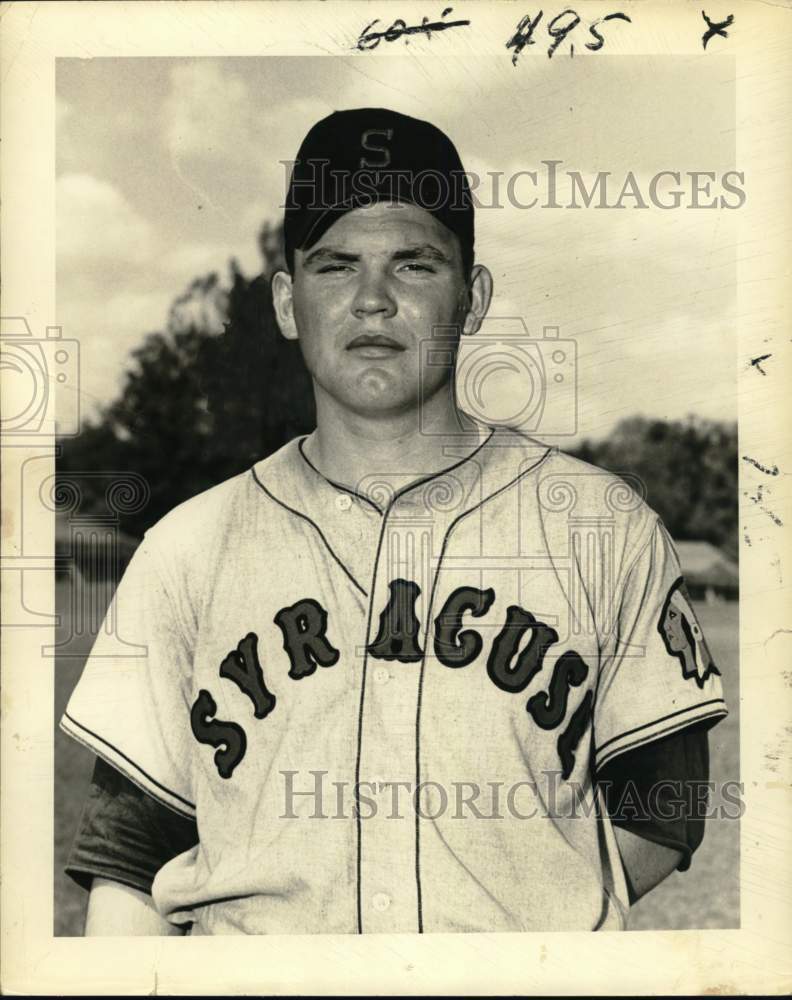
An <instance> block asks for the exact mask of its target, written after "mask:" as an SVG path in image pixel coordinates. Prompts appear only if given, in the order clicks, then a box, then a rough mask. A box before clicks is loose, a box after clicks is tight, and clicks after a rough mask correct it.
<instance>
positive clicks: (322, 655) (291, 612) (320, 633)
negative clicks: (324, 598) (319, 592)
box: [275, 597, 341, 681]
mask: <svg viewBox="0 0 792 1000" xmlns="http://www.w3.org/2000/svg"><path fill="white" fill-rule="evenodd" d="M275 624H276V625H277V626H278V628H279V629H280V630H281V632H282V633H283V648H284V649H285V650H286V653H287V655H288V657H289V662H290V663H291V666H290V668H289V677H291V678H292V680H295V681H298V680H300V679H301V678H303V677H309V676H310V675H311V674H312V673H314V672H315V670H316V667H317V664H318V665H319V666H320V667H332V666H334V665H335V664H336V663H338V658H339V656H340V655H341V654H340V653H339V652H338V650H337V649H335V648H334V647H333V646H331V645H330V642H329V641H328V639H327V636H326V635H325V633H326V631H327V612H326V611H325V609H324V608H323V607H322V606H321V604H319V603H317V602H316V601H314V600H312V599H311V598H310V597H306V598H304V599H303V600H301V601H297V603H296V604H292V606H291V607H290V608H281V610H280V611H279V612H278V613H277V614H276V615H275Z"/></svg>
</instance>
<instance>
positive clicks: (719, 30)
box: [701, 10, 734, 49]
mask: <svg viewBox="0 0 792 1000" xmlns="http://www.w3.org/2000/svg"><path fill="white" fill-rule="evenodd" d="M701 16H702V17H703V18H704V20H705V21H706V22H707V25H708V27H707V30H706V31H705V32H704V34H703V35H702V36H701V43H702V45H703V47H704V48H705V49H706V47H707V42H708V41H709V40H710V38H714V37H715V35H720V36H721V37H722V38H728V37H729V35H728V32H727V31H726V29H727V28H728V27H729V26H730V25H732V24H734V14H729V16H728V17H727V18H726V20H725V21H718V22H717V23H715V22H713V21H710V19H709V18H708V17H707V15H706V14H705V13H704V11H703V10H702V12H701Z"/></svg>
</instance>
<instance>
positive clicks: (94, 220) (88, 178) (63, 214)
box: [56, 174, 154, 267]
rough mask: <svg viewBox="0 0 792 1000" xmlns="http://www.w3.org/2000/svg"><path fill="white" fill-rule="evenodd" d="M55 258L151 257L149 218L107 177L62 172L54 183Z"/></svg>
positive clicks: (76, 261) (120, 260)
mask: <svg viewBox="0 0 792 1000" xmlns="http://www.w3.org/2000/svg"><path fill="white" fill-rule="evenodd" d="M56 204H57V247H58V261H59V263H65V264H67V265H69V264H73V265H79V266H85V265H91V264H94V265H99V264H101V265H108V266H110V267H113V266H117V265H123V264H129V263H133V264H142V263H144V262H147V261H148V262H149V263H150V262H151V259H152V251H153V245H154V232H153V228H152V226H151V224H150V223H149V222H148V221H147V220H146V219H145V218H144V217H143V216H142V215H141V214H140V213H139V212H138V211H137V210H136V209H135V207H134V206H133V205H131V204H130V203H129V201H128V200H127V198H126V197H125V196H124V195H123V194H122V193H121V191H119V190H118V188H116V187H114V186H113V185H112V184H110V183H108V182H107V181H104V180H100V179H99V178H97V177H93V176H92V175H91V174H65V175H64V176H63V177H60V178H59V179H58V181H57V185H56Z"/></svg>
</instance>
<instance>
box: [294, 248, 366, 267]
mask: <svg viewBox="0 0 792 1000" xmlns="http://www.w3.org/2000/svg"><path fill="white" fill-rule="evenodd" d="M328 260H334V261H341V262H343V263H344V264H354V263H355V261H358V260H360V255H359V254H356V253H345V252H344V251H343V250H334V249H333V247H319V248H318V249H317V250H314V251H313V252H312V253H309V254H308V256H307V257H306V258H305V260H304V261H303V264H304V265H308V264H316V263H321V262H322V261H328Z"/></svg>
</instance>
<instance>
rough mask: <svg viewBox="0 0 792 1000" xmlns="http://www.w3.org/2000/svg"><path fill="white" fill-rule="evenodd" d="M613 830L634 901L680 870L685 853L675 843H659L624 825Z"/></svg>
mask: <svg viewBox="0 0 792 1000" xmlns="http://www.w3.org/2000/svg"><path fill="white" fill-rule="evenodd" d="M613 830H614V833H615V835H616V845H617V846H618V848H619V854H620V855H621V859H622V865H623V866H624V874H625V877H626V879H627V891H628V892H629V894H630V905H632V904H633V903H637V902H638V900H639V899H640V898H641V896H645V895H646V893H647V892H649V891H650V890H652V889H654V887H655V886H656V885H659V884H660V883H661V882H662V881H663V879H665V878H668V876H669V875H670V874H671V872H673V871H676V869H677V868H678V867H679V864H680V862H681V861H682V859H683V857H684V854H683V853H682V851H676V850H674V849H673V848H672V847H665V846H664V845H663V844H656V843H654V842H653V841H651V840H646V838H644V837H639V836H638V834H636V833H630V831H629V830H625V829H624V827H621V826H614V828H613Z"/></svg>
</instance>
